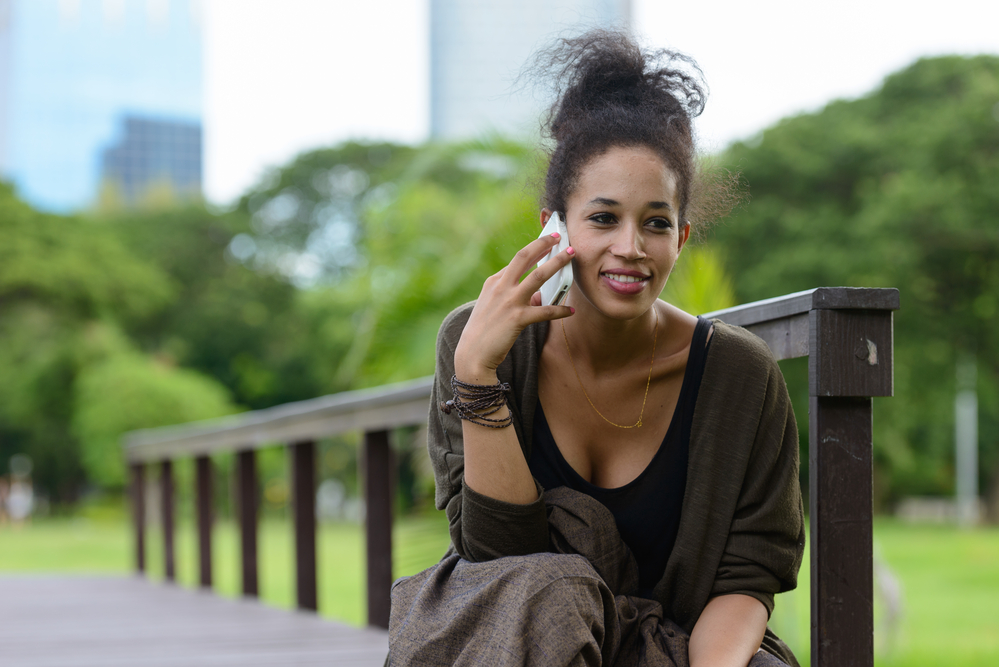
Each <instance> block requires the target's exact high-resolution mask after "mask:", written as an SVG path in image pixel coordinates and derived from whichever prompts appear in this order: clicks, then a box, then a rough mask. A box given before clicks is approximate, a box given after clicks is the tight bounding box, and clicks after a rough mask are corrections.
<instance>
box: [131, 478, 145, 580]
mask: <svg viewBox="0 0 999 667" xmlns="http://www.w3.org/2000/svg"><path fill="white" fill-rule="evenodd" d="M145 473H146V467H145V466H144V465H143V464H141V463H133V464H132V521H133V526H134V529H135V571H136V572H137V573H139V574H145V573H146V474H145Z"/></svg>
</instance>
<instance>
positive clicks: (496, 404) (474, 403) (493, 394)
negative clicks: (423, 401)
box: [440, 375, 513, 428]
mask: <svg viewBox="0 0 999 667" xmlns="http://www.w3.org/2000/svg"><path fill="white" fill-rule="evenodd" d="M451 393H452V395H453V396H454V398H453V399H451V400H450V401H442V402H441V404H440V409H441V411H442V412H443V413H444V414H447V415H449V414H451V411H452V410H454V411H455V412H457V413H458V416H459V417H460V418H462V419H465V420H468V421H470V422H472V423H473V424H478V425H479V426H486V427H488V428H505V427H507V426H509V425H510V424H512V423H513V415H512V414H510V413H509V412H508V413H507V415H506V417H501V418H499V419H492V418H490V417H489V415H492V414H495V413H497V412H499V411H500V410H501V409H502V408H503V406H504V405H506V404H507V394H508V393H510V385H509V384H508V383H506V382H497V383H496V384H471V383H468V382H462V381H461V380H459V379H458V376H456V375H452V376H451Z"/></svg>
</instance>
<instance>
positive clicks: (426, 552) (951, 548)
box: [0, 514, 999, 667]
mask: <svg viewBox="0 0 999 667" xmlns="http://www.w3.org/2000/svg"><path fill="white" fill-rule="evenodd" d="M291 538H292V535H291V527H290V525H289V523H288V522H286V521H280V520H276V519H267V520H264V521H263V522H262V523H261V526H260V535H259V549H260V553H259V558H260V589H261V598H262V599H263V600H264V601H265V602H266V603H268V604H272V605H275V606H279V607H287V608H290V607H292V606H293V604H294V579H293V578H294V571H293V569H292V563H293V544H292V539H291ZM393 539H394V544H395V546H396V549H395V554H394V568H395V574H396V576H403V575H407V574H412V573H414V572H418V571H419V570H421V569H423V568H425V567H428V566H429V565H431V564H433V563H435V562H436V561H437V560H438V559H439V558H440V556H441V554H442V553H443V552H444V550H445V549H446V548H447V544H448V537H447V522H446V520H445V519H444V517H443V515H442V514H435V515H434V516H431V517H426V518H408V519H403V520H401V521H399V522H397V524H396V527H395V532H394V538H393ZM874 541H875V551H876V553H877V556H878V558H879V560H880V561H881V562H883V563H884V564H886V565H887V566H888V568H889V569H890V570H891V572H892V573H893V574H894V576H895V577H896V578H897V579H898V581H899V582H900V584H901V587H902V595H903V600H904V602H903V615H902V618H901V620H900V622H899V624H898V626H897V631H896V633H895V634H894V635H892V636H890V637H889V635H888V633H886V632H884V631H882V630H881V629H880V626H879V631H878V633H877V636H876V645H877V647H878V654H877V660H876V664H877V665H879V666H881V667H923V666H926V667H929V666H930V665H933V666H937V665H948V666H949V667H964V666H967V667H972V666H974V667H979V666H983V665H999V529H996V528H980V529H976V530H971V531H962V530H958V529H956V528H951V527H945V526H909V525H905V524H901V523H898V522H896V521H893V520H887V519H882V520H878V521H877V522H876V523H875V533H874ZM213 544H214V549H215V559H214V571H213V575H214V579H215V587H216V589H217V590H218V591H219V593H220V594H222V595H227V596H235V595H237V594H238V592H239V560H238V554H239V552H238V542H237V532H236V529H235V526H233V525H232V524H231V523H226V522H221V523H220V524H219V525H218V526H217V527H216V529H215V535H214V543H213ZM147 550H148V560H149V564H148V569H149V573H150V577H151V578H152V579H154V580H158V579H162V571H163V567H162V552H161V542H160V540H159V536H158V535H157V534H156V531H150V534H149V537H148V542H147ZM318 550H319V572H318V577H319V589H320V590H319V610H320V613H321V614H323V615H325V616H330V617H333V618H337V619H340V620H343V621H346V622H348V623H352V624H355V625H360V624H362V623H363V621H364V618H365V609H364V569H363V568H364V553H363V543H362V535H361V530H360V527H359V526H356V525H352V524H332V525H323V526H322V527H321V528H320V531H319V537H318ZM131 562H132V546H131V536H130V534H129V532H128V530H127V527H126V525H125V523H124V520H123V519H122V518H120V517H119V518H117V519H114V518H112V517H107V516H105V517H100V516H96V517H93V518H77V519H48V520H43V521H36V522H35V523H33V524H31V525H29V526H24V527H22V528H20V529H15V528H13V527H11V526H0V573H11V572H53V573H55V572H60V573H72V572H79V573H95V572H103V573H128V572H130V571H131ZM807 564H808V557H807V555H806V557H805V567H804V568H803V569H802V572H801V577H800V580H799V587H798V589H797V590H796V591H793V592H791V593H787V594H784V595H781V596H778V598H777V607H776V609H775V611H774V615H773V618H772V619H771V625H772V626H773V627H774V629H775V631H776V632H777V633H778V634H779V635H780V636H781V637H783V638H784V639H785V641H787V642H788V644H789V645H790V646H791V647H792V648H793V649H794V650H795V653H796V654H797V655H798V656H799V658H801V659H802V661H803V663H805V664H807V658H808V643H809V620H808V615H809V599H808V596H809V593H808V572H807ZM196 568H197V554H196V544H195V537H194V529H193V526H191V525H181V526H180V528H179V529H178V532H177V574H178V580H179V582H180V583H181V585H184V586H194V585H195V582H196V578H197V570H196ZM882 617H883V605H882V603H881V600H880V599H879V598H878V597H877V596H876V597H875V624H876V625H879V623H880V622H881V619H882Z"/></svg>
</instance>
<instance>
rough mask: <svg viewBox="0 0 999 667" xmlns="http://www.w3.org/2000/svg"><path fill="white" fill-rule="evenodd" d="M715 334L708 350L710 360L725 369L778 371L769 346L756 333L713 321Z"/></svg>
mask: <svg viewBox="0 0 999 667" xmlns="http://www.w3.org/2000/svg"><path fill="white" fill-rule="evenodd" d="M711 323H712V324H713V325H714V333H713V334H712V336H711V346H710V347H709V348H708V360H709V362H711V361H712V360H713V361H714V362H715V365H718V366H721V367H723V368H730V369H733V370H734V369H739V370H742V371H743V372H748V371H753V370H755V371H758V372H764V373H766V374H769V373H770V372H771V371H772V370H775V369H777V368H778V367H777V362H776V361H775V360H774V357H773V353H771V351H770V348H769V346H767V344H766V343H765V342H764V341H763V339H762V338H760V337H759V336H757V335H756V334H754V333H751V332H749V331H747V330H746V329H743V328H742V327H737V326H734V325H732V324H726V323H724V322H722V321H721V320H711Z"/></svg>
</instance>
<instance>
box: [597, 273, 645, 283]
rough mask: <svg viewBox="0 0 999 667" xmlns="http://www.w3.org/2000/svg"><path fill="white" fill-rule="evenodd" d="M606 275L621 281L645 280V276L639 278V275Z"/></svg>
mask: <svg viewBox="0 0 999 667" xmlns="http://www.w3.org/2000/svg"><path fill="white" fill-rule="evenodd" d="M604 275H605V276H607V277H608V278H610V279H611V280H613V281H615V282H619V283H639V282H642V281H643V280H645V278H639V277H637V276H623V275H621V274H619V273H605V274H604Z"/></svg>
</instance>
